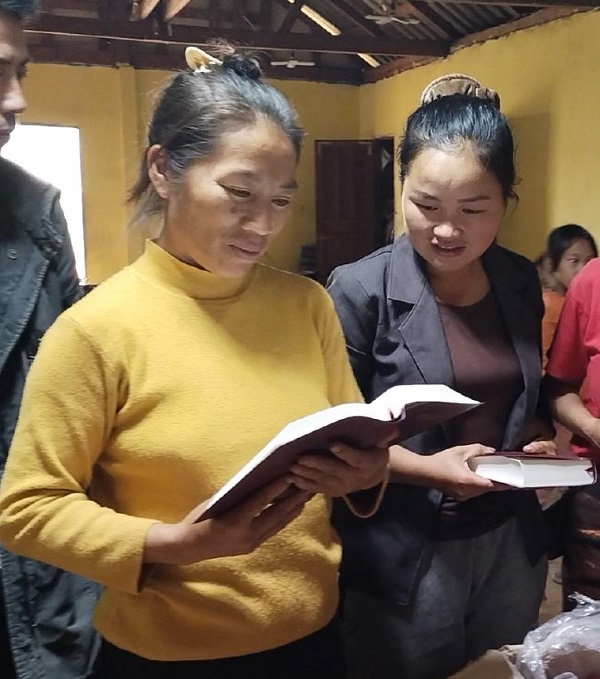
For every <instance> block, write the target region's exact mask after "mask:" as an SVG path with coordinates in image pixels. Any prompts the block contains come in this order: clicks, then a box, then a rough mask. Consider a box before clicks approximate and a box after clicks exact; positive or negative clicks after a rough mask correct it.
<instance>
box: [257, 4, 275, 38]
mask: <svg viewBox="0 0 600 679" xmlns="http://www.w3.org/2000/svg"><path fill="white" fill-rule="evenodd" d="M259 16H260V30H261V31H271V29H272V26H271V22H272V21H273V3H272V2H271V0H260V14H259Z"/></svg>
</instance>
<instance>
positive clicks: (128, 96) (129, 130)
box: [23, 12, 600, 282]
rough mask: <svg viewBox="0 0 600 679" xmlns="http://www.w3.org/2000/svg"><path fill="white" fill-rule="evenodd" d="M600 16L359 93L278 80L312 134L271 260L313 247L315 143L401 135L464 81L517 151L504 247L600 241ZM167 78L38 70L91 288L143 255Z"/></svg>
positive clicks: (475, 50) (34, 110) (36, 115)
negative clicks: (72, 170) (73, 198)
mask: <svg viewBox="0 0 600 679" xmlns="http://www.w3.org/2000/svg"><path fill="white" fill-rule="evenodd" d="M599 37H600V13H594V12H588V13H584V14H579V15H575V16H573V17H570V18H567V19H563V20H560V21H557V22H554V23H551V24H546V25H544V26H540V27H537V28H533V29H529V30H526V31H520V32H518V33H515V34H513V35H510V36H507V37H504V38H500V39H498V40H494V41H490V42H487V43H485V44H483V45H477V46H474V47H471V48H468V49H464V50H461V51H459V52H457V53H456V54H454V55H452V56H451V57H449V58H448V59H446V60H444V61H441V62H438V63H435V64H430V65H428V66H424V67H421V68H418V69H414V70H412V71H408V72H406V73H402V74H399V75H397V76H394V77H392V78H389V79H386V80H384V81H381V82H378V83H375V84H372V85H365V86H362V87H360V88H358V87H352V86H345V85H325V84H319V83H306V82H294V81H276V83H275V84H276V85H278V86H279V87H280V88H281V89H282V90H283V91H284V92H285V93H286V94H287V95H288V96H289V97H290V98H291V99H292V100H293V101H294V103H295V105H296V107H297V109H298V111H299V114H300V118H301V120H302V122H303V124H304V126H305V128H306V130H307V134H308V136H307V139H306V145H305V153H304V155H303V158H302V160H301V164H300V168H299V173H298V179H299V183H300V190H299V192H298V197H297V201H296V205H295V211H294V217H293V219H292V222H291V224H290V225H289V227H288V229H287V231H286V232H284V233H283V234H282V235H281V236H280V238H279V240H278V241H277V242H276V243H275V244H274V246H273V248H272V250H271V253H270V261H271V262H272V263H274V264H275V265H277V266H282V267H285V268H290V269H295V268H296V266H297V263H298V255H299V250H300V245H301V244H303V243H309V242H312V241H313V240H314V224H315V203H314V155H313V142H314V140H315V139H319V138H321V139H324V138H330V139H336V138H337V139H344V138H346V139H347V138H357V137H362V138H370V137H381V136H389V135H392V136H396V138H397V137H398V134H399V133H400V131H401V129H402V127H403V125H404V121H405V120H406V117H407V115H408V114H409V113H410V111H411V110H412V109H413V108H414V107H415V106H416V104H417V101H418V97H419V93H420V91H421V89H422V88H423V87H424V85H425V84H427V83H428V82H429V81H430V80H431V79H432V78H434V77H436V76H438V75H441V74H443V73H448V72H452V71H464V72H466V73H469V74H471V75H474V76H475V77H478V78H480V79H482V80H483V81H484V82H485V83H486V84H488V85H489V86H490V87H493V88H494V89H497V90H498V91H499V92H500V94H501V97H502V108H503V110H504V112H505V113H506V114H507V116H508V117H509V119H510V120H511V121H512V123H513V126H514V130H515V134H516V138H517V143H518V155H517V161H518V171H519V175H520V176H521V177H522V182H521V184H520V186H519V194H520V196H521V201H520V203H519V205H518V206H517V207H516V209H515V210H514V211H512V212H511V214H509V215H508V217H507V220H506V225H505V227H504V229H503V232H502V234H501V241H502V242H504V243H505V244H507V245H508V246H509V247H512V248H514V249H516V250H518V251H521V252H523V253H525V254H527V255H530V256H534V255H536V254H537V253H538V252H539V251H540V250H541V248H542V246H543V242H544V240H545V235H546V233H547V232H548V231H549V230H550V229H551V228H552V227H554V226H556V225H558V224H561V223H564V222H566V221H575V222H579V223H581V224H583V225H584V226H586V227H588V228H589V229H590V230H591V231H592V232H593V233H594V234H595V236H596V237H597V238H598V239H599V240H600V223H599V222H600V220H598V218H597V215H598V214H600V210H599V209H598V208H599V205H598V203H599V202H600V192H598V190H597V187H598V186H599V185H600V181H599V180H600V171H599V169H598V168H599V166H600V135H598V133H597V130H598V126H599V124H600V115H599V113H598V111H599V110H600V88H599V87H597V85H596V71H597V68H598V66H597V65H598V64H600V40H599V39H598V38H599ZM167 76H168V74H167V73H163V72H157V71H134V70H133V69H131V68H129V67H124V68H118V69H116V68H115V69H111V68H103V67H78V66H59V65H44V64H38V65H36V64H34V65H32V67H31V69H30V77H29V78H28V79H27V81H26V94H27V98H28V103H29V109H28V111H27V113H26V114H25V115H24V116H23V120H24V122H32V123H46V124H48V123H50V124H58V125H74V126H77V127H79V128H80V130H81V142H82V173H83V186H84V214H85V228H86V245H87V267H88V278H89V280H90V281H91V282H99V281H101V280H104V279H105V278H106V277H107V276H109V275H110V274H112V273H114V272H115V271H117V270H118V269H120V268H121V267H122V266H124V265H125V264H126V263H127V262H128V261H131V260H132V259H133V258H135V256H137V255H138V254H139V252H140V250H141V247H142V242H143V236H142V234H140V233H138V232H131V231H129V230H128V228H127V222H128V218H129V209H128V208H127V206H126V204H125V197H126V191H127V188H128V187H129V186H130V185H131V182H132V180H133V178H134V177H135V173H136V169H137V164H138V154H139V149H140V145H141V144H142V143H143V138H144V134H145V127H146V121H147V117H148V112H149V110H150V102H151V98H152V94H153V92H154V91H155V90H156V89H157V87H158V85H159V83H160V82H161V81H162V80H163V79H164V78H165V77H167Z"/></svg>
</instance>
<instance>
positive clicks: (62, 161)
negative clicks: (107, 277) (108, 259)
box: [2, 125, 86, 280]
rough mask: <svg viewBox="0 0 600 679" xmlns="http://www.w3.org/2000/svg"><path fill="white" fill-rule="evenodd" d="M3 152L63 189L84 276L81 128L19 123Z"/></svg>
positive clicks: (78, 265) (76, 253)
mask: <svg viewBox="0 0 600 679" xmlns="http://www.w3.org/2000/svg"><path fill="white" fill-rule="evenodd" d="M2 155H3V157H5V158H8V159H9V160H12V161H13V162H15V163H17V164H18V165H20V166H21V167H23V168H25V169H26V170H27V171H28V172H31V174H33V175H35V176H36V177H39V178H40V179H43V180H44V181H47V182H50V184H53V185H54V186H56V187H57V188H58V189H60V192H61V198H60V203H61V206H62V209H63V211H64V213H65V217H66V219H67V224H68V225H69V234H70V236H71V242H72V243H73V250H74V251H75V262H76V265H77V273H78V274H79V278H80V279H81V280H84V279H85V275H86V272H85V241H84V233H83V199H82V190H81V161H80V157H81V156H80V147H79V130H78V129H77V128H76V127H57V126H53V125H17V127H16V128H15V131H14V132H13V133H12V135H11V137H10V141H9V142H8V144H7V145H6V146H5V147H4V148H3V149H2Z"/></svg>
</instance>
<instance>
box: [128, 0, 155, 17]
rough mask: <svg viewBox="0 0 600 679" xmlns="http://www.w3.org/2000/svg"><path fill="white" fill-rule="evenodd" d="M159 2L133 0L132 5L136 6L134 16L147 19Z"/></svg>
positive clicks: (153, 0)
mask: <svg viewBox="0 0 600 679" xmlns="http://www.w3.org/2000/svg"><path fill="white" fill-rule="evenodd" d="M159 2H160V0H138V1H137V2H134V3H133V5H134V7H135V6H136V5H137V7H138V8H137V10H136V12H135V16H134V18H135V19H137V20H142V19H147V18H148V17H149V16H150V14H151V13H152V10H153V9H154V8H155V7H156V6H157V5H158V3H159Z"/></svg>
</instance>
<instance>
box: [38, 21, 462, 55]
mask: <svg viewBox="0 0 600 679" xmlns="http://www.w3.org/2000/svg"><path fill="white" fill-rule="evenodd" d="M26 30H27V32H28V33H33V34H35V33H41V34H48V35H73V36H81V37H87V38H106V39H109V40H130V41H132V42H145V43H167V44H182V45H207V44H209V43H210V42H211V41H213V40H215V39H218V38H224V39H226V40H229V41H232V42H236V43H239V44H242V45H246V46H248V47H251V48H254V49H265V50H269V49H283V50H294V51H300V50H306V51H312V52H327V53H332V54H333V53H337V54H354V53H357V52H366V53H367V54H389V55H393V56H403V55H411V56H433V57H442V56H446V55H447V54H448V47H449V45H448V44H447V43H446V42H443V41H437V40H406V39H391V38H372V37H354V36H352V37H345V36H320V35H319V36H316V35H310V34H305V33H288V34H287V35H282V34H279V33H266V32H262V31H261V32H255V31H250V30H237V29H235V30H233V29H223V28H219V29H215V28H201V27H195V26H183V25H179V24H169V25H168V26H160V25H159V26H158V27H157V28H153V26H152V25H150V24H149V23H148V22H114V21H112V22H108V23H102V22H99V21H94V20H90V19H75V18H71V17H56V16H47V15H41V16H40V17H39V18H37V19H36V20H35V21H33V22H31V23H30V24H28V26H27V28H26Z"/></svg>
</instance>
